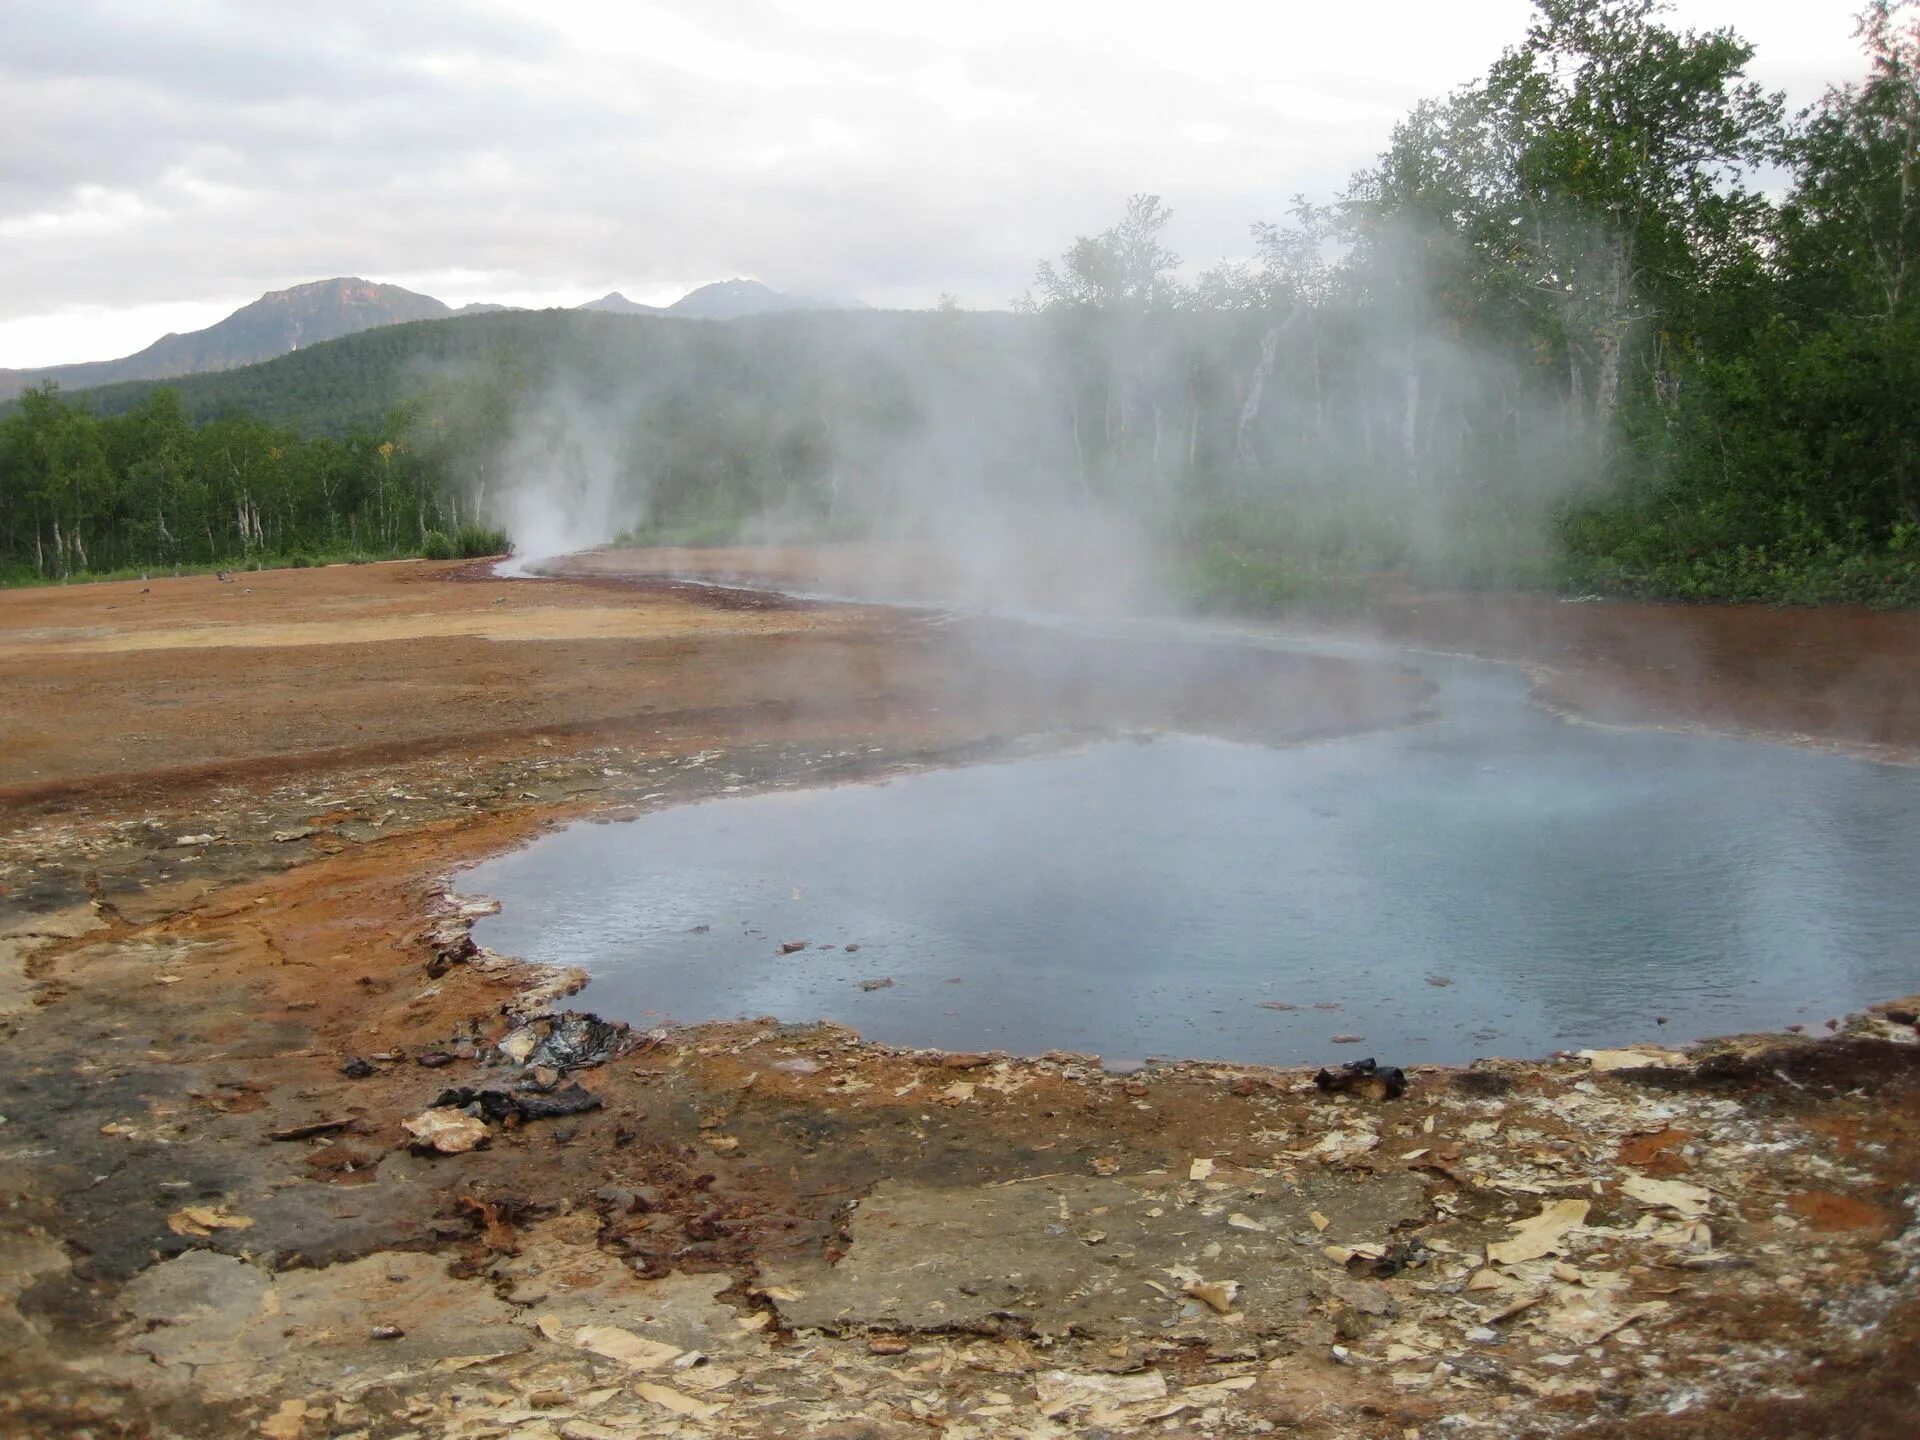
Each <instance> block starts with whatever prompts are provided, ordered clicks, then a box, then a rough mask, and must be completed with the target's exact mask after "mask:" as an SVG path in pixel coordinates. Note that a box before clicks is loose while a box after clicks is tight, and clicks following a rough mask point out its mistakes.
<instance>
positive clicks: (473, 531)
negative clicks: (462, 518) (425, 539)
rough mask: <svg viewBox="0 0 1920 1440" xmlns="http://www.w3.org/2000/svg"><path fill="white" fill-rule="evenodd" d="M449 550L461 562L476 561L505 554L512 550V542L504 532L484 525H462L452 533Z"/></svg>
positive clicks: (433, 557) (432, 557)
mask: <svg viewBox="0 0 1920 1440" xmlns="http://www.w3.org/2000/svg"><path fill="white" fill-rule="evenodd" d="M451 548H452V550H453V552H454V554H456V555H458V556H459V557H460V558H461V559H462V560H478V559H483V558H485V557H486V556H489V555H504V554H506V553H507V551H508V550H509V549H511V548H512V542H511V541H510V540H508V538H507V532H506V531H504V530H500V529H496V528H493V527H490V526H485V525H462V526H461V527H460V528H459V529H458V530H456V531H455V532H454V535H453V540H452V542H451ZM428 558H429V559H435V558H438V557H435V556H429V557H428Z"/></svg>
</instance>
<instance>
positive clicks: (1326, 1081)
mask: <svg viewBox="0 0 1920 1440" xmlns="http://www.w3.org/2000/svg"><path fill="white" fill-rule="evenodd" d="M1313 1083H1314V1084H1315V1085H1317V1086H1319V1087H1320V1089H1321V1090H1322V1091H1323V1092H1325V1093H1326V1094H1328V1095H1356V1096H1358V1097H1359V1098H1361V1099H1362V1100H1398V1099H1399V1098H1400V1097H1401V1096H1402V1095H1404V1094H1406V1093H1407V1072H1406V1071H1404V1070H1402V1069H1401V1068H1400V1067H1399V1066H1398V1065H1381V1064H1378V1063H1376V1062H1375V1061H1374V1059H1373V1057H1372V1056H1368V1057H1367V1058H1366V1059H1365V1060H1354V1061H1350V1062H1349V1063H1347V1064H1345V1065H1342V1066H1341V1067H1340V1068H1339V1069H1338V1070H1321V1071H1319V1072H1318V1073H1316V1074H1315V1075H1314V1077H1313Z"/></svg>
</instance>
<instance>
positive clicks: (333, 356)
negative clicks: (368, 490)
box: [0, 309, 1026, 439]
mask: <svg viewBox="0 0 1920 1440" xmlns="http://www.w3.org/2000/svg"><path fill="white" fill-rule="evenodd" d="M951 321H952V317H950V316H949V317H943V316H938V315H935V314H934V313H933V312H932V311H889V310H869V309H860V310H794V311H787V312H784V313H781V314H777V315H748V316H742V317H741V318H740V319H738V320H733V321H729V322H727V323H725V324H688V323H686V322H685V321H680V320H672V319H668V318H667V317H665V316H659V315H656V316H645V315H639V316H635V315H607V314H599V313H595V312H594V311H590V310H513V309H509V310H503V311H500V312H499V313H496V314H492V315H468V316H450V317H447V318H445V319H440V320H415V321H412V322H409V323H408V324H404V325H382V326H379V327H377V328H375V329H371V330H363V331H360V332H359V333H357V334H354V335H345V336H342V337H341V338H340V339H338V340H329V341H328V342H327V343H326V344H324V345H309V346H303V347H301V348H300V349H299V350H296V351H293V352H291V353H289V354H286V355H281V356H279V357H277V358H276V359H273V360H263V361H261V362H260V363H259V364H257V365H247V366H242V367H241V368H239V369H235V370H223V371H219V372H217V373H209V374H203V375H188V376H184V377H182V378H179V379H169V380H129V381H123V382H121V383H119V384H116V385H107V386H103V387H101V388H99V389H96V390H90V391H87V392H86V393H85V395H84V397H76V398H84V401H85V403H86V404H87V405H88V406H89V407H90V408H92V409H93V410H94V411H95V413H97V414H100V415H118V414H122V413H124V412H126V411H128V410H131V409H133V408H134V407H135V406H138V405H140V404H142V403H144V402H145V401H146V399H147V397H148V396H150V395H151V394H152V393H153V392H154V391H155V390H157V389H160V388H162V387H164V388H166V389H169V390H172V391H174V392H175V393H176V394H177V395H178V396H179V399H180V407H181V409H182V411H184V412H185V414H186V415H187V417H188V418H189V419H191V420H195V421H200V420H211V419H214V418H216V417H218V416H220V415H223V414H226V413H229V412H239V413H241V414H245V415H250V416H253V417H254V418H256V419H260V420H265V421H268V422H269V423H271V424H275V425H288V426H292V427H294V428H296V429H298V430H300V431H302V432H303V433H306V434H309V435H328V436H333V437H335V438H340V439H345V438H347V437H349V436H351V435H353V434H354V433H355V432H356V431H373V430H376V429H378V428H379V427H380V425H381V424H382V423H384V421H385V419H386V417H387V415H388V413H389V412H390V411H392V409H393V408H394V407H395V406H396V405H400V404H402V403H404V402H405V401H407V400H408V399H410V398H412V397H415V396H418V395H420V394H421V393H422V392H424V391H427V390H430V389H432V388H433V387H434V386H436V385H437V384H440V383H442V382H443V381H444V380H445V379H446V377H449V376H460V377H465V382H484V383H486V384H489V385H499V386H501V387H503V393H507V392H512V393H539V392H540V390H541V388H542V387H543V386H546V385H548V384H550V383H552V382H553V381H554V380H555V379H556V377H564V379H565V382H566V384H567V386H568V387H570V389H571V390H572V391H573V392H575V393H578V394H582V395H586V396H588V397H590V398H591V397H596V396H606V395H624V394H628V393H629V392H630V391H631V390H632V387H633V380H634V377H635V376H639V375H649V376H661V377H669V376H671V377H683V378H686V377H691V378H689V388H688V391H687V393H688V394H689V395H691V394H693V393H703V392H701V391H700V387H701V386H704V387H706V391H705V392H704V393H717V392H718V391H721V390H724V389H725V388H726V387H727V386H729V385H732V384H733V383H734V381H733V380H732V379H730V378H729V376H730V375H732V373H733V370H732V368H730V367H736V366H737V364H738V363H739V362H738V358H737V357H738V356H740V355H742V354H749V355H753V356H756V357H763V358H766V359H767V360H768V361H769V363H773V362H774V361H777V362H778V364H777V365H776V372H777V374H779V375H782V376H785V377H786V378H785V379H783V380H780V381H779V384H781V385H788V386H798V387H799V388H800V389H801V390H803V391H804V389H805V386H806V385H807V384H809V383H811V382H810V381H807V380H806V379H805V378H804V377H806V376H808V375H810V374H811V373H812V368H811V367H813V366H814V365H815V363H816V361H819V360H820V357H822V356H836V357H839V358H836V359H834V360H833V362H832V363H833V364H834V365H835V366H838V367H843V368H844V367H852V366H855V365H856V364H857V363H864V364H870V363H871V357H872V356H874V355H876V354H881V353H885V354H889V355H895V356H913V355H918V354H920V353H921V352H922V351H923V350H924V349H925V348H926V346H928V345H929V344H932V343H933V342H934V341H935V340H936V339H938V338H939V337H940V336H944V335H945V334H946V333H947V326H948V325H949V324H950V323H951ZM967 323H968V324H969V326H971V327H972V328H973V329H974V330H975V331H977V332H978V333H980V334H983V335H987V334H992V335H998V334H999V333H1000V332H1001V331H1002V330H1006V331H1008V332H1009V333H1024V329H1025V328H1026V322H1025V321H1024V320H1023V319H1022V318H1021V317H1018V316H1013V315H995V314H992V313H989V312H978V313H976V314H973V315H970V316H968V317H967ZM941 343H944V341H942V342H941ZM996 343H997V342H996ZM848 357H856V358H848ZM857 357H865V358H864V359H859V358H857ZM755 363H756V364H757V363H759V361H758V360H756V362H755ZM821 363H824V362H821ZM780 367H785V368H780ZM885 378H886V377H885V375H884V374H882V373H866V372H863V378H862V379H861V380H860V382H859V383H858V386H857V387H856V388H858V389H861V390H862V391H863V392H865V391H873V390H875V389H876V388H877V387H879V386H880V385H882V384H883V383H884V381H885ZM694 381H697V382H698V383H697V384H695V383H693V382H694ZM465 382H463V383H465ZM676 383H678V382H677V381H676ZM770 383H771V382H770ZM10 403H11V402H8V401H0V416H4V415H5V414H6V413H7V411H8V409H9V406H10ZM689 403H691V402H689Z"/></svg>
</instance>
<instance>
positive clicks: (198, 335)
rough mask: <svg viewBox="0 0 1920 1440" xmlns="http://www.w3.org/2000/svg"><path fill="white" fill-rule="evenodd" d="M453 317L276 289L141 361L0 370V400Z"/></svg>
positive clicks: (436, 305) (330, 291) (169, 338)
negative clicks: (41, 388) (52, 384)
mask: <svg viewBox="0 0 1920 1440" xmlns="http://www.w3.org/2000/svg"><path fill="white" fill-rule="evenodd" d="M452 313H453V311H451V310H450V309H448V308H447V307H446V306H445V305H443V304H441V303H440V302H439V301H438V300H435V299H434V298H433V297H432V296H431V295H417V294H415V293H414V292H413V291H411V290H403V289H401V288H400V287H399V286H398V285H380V284H376V283H374V282H373V281H370V280H361V279H358V278H354V277H343V278H339V279H334V280H315V281H313V282H312V283H311V284H307V285H296V286H294V287H293V288H292V289H290V290H274V291H270V292H268V293H267V294H265V295H262V296H261V297H260V298H259V299H258V300H255V301H254V302H253V303H252V304H250V305H243V306H241V307H240V308H239V309H238V310H236V311H234V312H233V314H231V315H229V316H227V318H226V319H224V320H222V321H219V322H218V323H217V324H213V325H209V326H208V327H207V328H206V329H204V330H195V331H192V332H190V333H188V334H185V335H165V336H162V337H161V338H160V339H158V340H156V341H154V342H153V344H151V345H149V346H148V347H147V348H146V349H144V350H142V351H140V352H139V353H138V354H134V355H128V356H125V357H123V358H122V359H119V360H93V361H87V362H85V363H83V364H78V365H54V366H48V367H45V368H42V369H37V370H0V399H4V398H7V397H10V396H13V395H18V394H19V393H20V392H21V391H22V390H24V389H26V388H27V387H28V386H29V385H37V384H40V383H42V382H44V381H48V380H52V381H56V382H58V383H59V385H60V386H61V388H62V389H67V390H80V389H87V388H90V387H92V386H96V385H109V384H113V383H115V382H117V381H123V380H160V379H166V378H169V377H172V376H177V375H199V374H204V373H206V372H208V371H217V370H231V369H233V368H234V367H236V366H239V365H251V364H255V363H256V362H258V361H262V360H270V359H272V358H274V357H275V356H277V355H285V354H287V353H288V352H289V351H292V350H298V349H300V348H301V347H303V346H307V345H314V344H318V343H320V342H321V341H324V340H333V339H337V338H338V337H340V336H342V335H352V334H356V333H358V332H359V331H362V330H370V329H373V328H374V327H375V326H379V325H395V324H400V323H404V322H405V321H408V320H429V319H437V318H440V317H442V316H447V315H451V314H452Z"/></svg>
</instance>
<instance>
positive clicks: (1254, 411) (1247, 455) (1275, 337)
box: [1233, 325, 1281, 470]
mask: <svg viewBox="0 0 1920 1440" xmlns="http://www.w3.org/2000/svg"><path fill="white" fill-rule="evenodd" d="M1280 329H1281V327H1280V326H1278V325H1276V326H1274V327H1273V328H1272V329H1271V330H1269V331H1267V333H1266V334H1265V335H1262V336H1261V337H1260V362H1259V363H1258V364H1257V365H1255V366H1254V367H1253V373H1252V374H1251V375H1250V376H1248V377H1247V398H1246V402H1245V403H1244V404H1242V405H1241V407H1240V430H1239V433H1238V435H1237V436H1236V437H1235V438H1234V444H1233V453H1234V458H1235V459H1237V460H1238V461H1239V462H1240V465H1241V467H1242V468H1243V469H1247V470H1251V469H1252V468H1253V424H1254V421H1256V420H1258V419H1259V418H1260V397H1261V396H1262V395H1263V394H1264V393H1265V392H1266V388H1267V377H1268V376H1269V375H1271V374H1273V358H1274V356H1275V355H1276V354H1277V353H1278V352H1279V349H1280Z"/></svg>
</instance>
